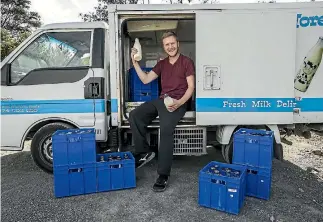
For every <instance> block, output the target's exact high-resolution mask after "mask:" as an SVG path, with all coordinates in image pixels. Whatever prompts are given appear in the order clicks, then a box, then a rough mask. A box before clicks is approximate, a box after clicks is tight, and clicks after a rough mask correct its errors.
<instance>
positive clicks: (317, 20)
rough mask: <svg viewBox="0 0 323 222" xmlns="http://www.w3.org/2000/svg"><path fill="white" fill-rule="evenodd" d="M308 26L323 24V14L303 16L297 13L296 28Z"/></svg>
mask: <svg viewBox="0 0 323 222" xmlns="http://www.w3.org/2000/svg"><path fill="white" fill-rule="evenodd" d="M308 26H310V27H315V26H323V15H313V16H303V15H302V14H297V20H296V28H299V27H303V28H306V27H308Z"/></svg>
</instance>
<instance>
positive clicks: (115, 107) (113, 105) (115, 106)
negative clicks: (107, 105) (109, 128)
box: [111, 99, 118, 113]
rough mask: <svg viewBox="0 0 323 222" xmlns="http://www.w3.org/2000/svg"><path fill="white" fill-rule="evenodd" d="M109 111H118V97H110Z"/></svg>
mask: <svg viewBox="0 0 323 222" xmlns="http://www.w3.org/2000/svg"><path fill="white" fill-rule="evenodd" d="M111 112H112V113H117V112H118V99H111Z"/></svg>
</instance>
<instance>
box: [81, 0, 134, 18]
mask: <svg viewBox="0 0 323 222" xmlns="http://www.w3.org/2000/svg"><path fill="white" fill-rule="evenodd" d="M137 3H138V0H98V6H96V7H94V12H88V13H85V14H83V13H80V14H79V15H80V16H81V18H82V19H83V21H85V22H92V21H108V5H110V4H137Z"/></svg>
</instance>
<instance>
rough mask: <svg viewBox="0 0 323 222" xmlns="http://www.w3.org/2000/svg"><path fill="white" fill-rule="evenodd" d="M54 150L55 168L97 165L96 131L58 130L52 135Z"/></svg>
mask: <svg viewBox="0 0 323 222" xmlns="http://www.w3.org/2000/svg"><path fill="white" fill-rule="evenodd" d="M52 148H53V165H54V167H55V166H67V165H79V164H87V163H95V162H96V141H95V130H94V129H92V128H91V129H67V130H58V131H56V132H55V133H54V134H53V135H52Z"/></svg>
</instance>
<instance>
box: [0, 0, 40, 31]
mask: <svg viewBox="0 0 323 222" xmlns="http://www.w3.org/2000/svg"><path fill="white" fill-rule="evenodd" d="M30 4H31V2H30V0H3V1H2V5H1V15H2V16H1V28H3V29H6V30H8V31H9V32H10V33H11V34H12V35H13V36H16V35H19V34H20V33H24V32H31V31H32V29H33V28H38V27H40V26H41V22H40V15H39V14H38V13H37V12H32V11H29V10H30Z"/></svg>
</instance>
